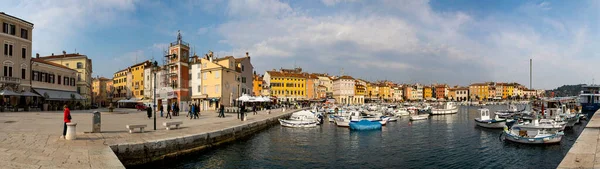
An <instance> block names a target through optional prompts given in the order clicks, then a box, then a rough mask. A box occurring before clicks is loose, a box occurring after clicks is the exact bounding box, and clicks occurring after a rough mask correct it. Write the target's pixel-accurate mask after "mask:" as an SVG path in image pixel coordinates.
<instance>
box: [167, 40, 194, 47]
mask: <svg viewBox="0 0 600 169" xmlns="http://www.w3.org/2000/svg"><path fill="white" fill-rule="evenodd" d="M179 42H181V43H179ZM179 44H181V45H184V46H186V47H189V46H190V44H189V43H187V42H185V41H175V42H171V44H170V47H173V46H175V45H179Z"/></svg>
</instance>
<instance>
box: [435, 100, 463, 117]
mask: <svg viewBox="0 0 600 169" xmlns="http://www.w3.org/2000/svg"><path fill="white" fill-rule="evenodd" d="M456 113H458V107H457V106H456V104H455V103H454V102H446V104H444V106H443V107H442V108H432V109H431V115H444V114H456Z"/></svg>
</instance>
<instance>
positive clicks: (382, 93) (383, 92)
mask: <svg viewBox="0 0 600 169" xmlns="http://www.w3.org/2000/svg"><path fill="white" fill-rule="evenodd" d="M390 89H391V88H390V87H389V86H387V85H385V84H380V85H379V92H378V93H379V98H380V99H383V100H385V101H389V100H390V99H392V93H391V92H390Z"/></svg>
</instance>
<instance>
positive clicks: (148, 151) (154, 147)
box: [110, 109, 303, 166]
mask: <svg viewBox="0 0 600 169" xmlns="http://www.w3.org/2000/svg"><path fill="white" fill-rule="evenodd" d="M300 110H303V109H298V110H294V111H289V112H286V113H283V114H281V115H279V116H275V117H270V118H266V119H262V120H258V121H255V122H251V123H246V124H240V125H236V126H231V127H227V128H224V129H218V130H215V131H211V132H207V133H198V134H187V135H184V136H181V137H174V138H169V139H161V140H154V141H147V142H142V143H127V144H117V145H110V148H111V149H112V151H113V152H114V153H115V155H116V156H117V157H118V158H119V161H121V163H122V164H123V165H125V166H137V165H143V164H147V163H151V162H156V161H160V160H163V159H168V158H176V157H177V156H183V155H186V154H191V153H194V152H198V151H202V150H205V149H207V148H211V147H215V146H219V145H222V144H225V143H229V142H232V141H235V140H238V139H240V138H244V137H247V136H250V135H252V134H256V133H258V132H260V131H262V130H264V129H267V128H269V127H271V126H273V125H277V124H279V121H278V119H280V118H288V117H289V116H291V115H292V113H294V112H297V111H300ZM174 131H176V130H174Z"/></svg>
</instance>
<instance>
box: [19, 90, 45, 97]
mask: <svg viewBox="0 0 600 169" xmlns="http://www.w3.org/2000/svg"><path fill="white" fill-rule="evenodd" d="M21 96H30V97H41V96H40V95H39V94H35V93H33V92H30V91H25V92H23V93H21Z"/></svg>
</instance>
